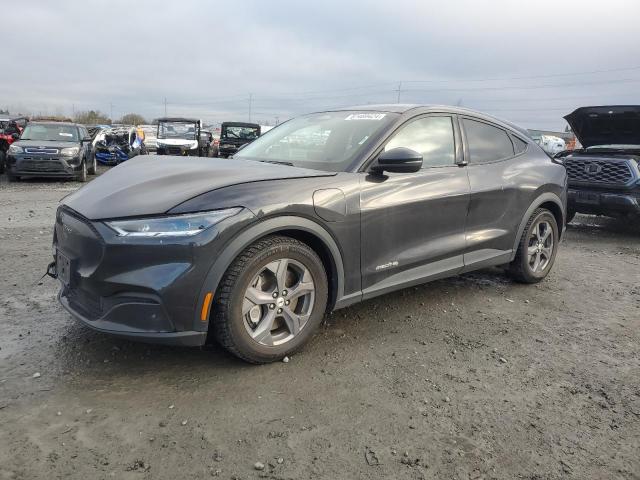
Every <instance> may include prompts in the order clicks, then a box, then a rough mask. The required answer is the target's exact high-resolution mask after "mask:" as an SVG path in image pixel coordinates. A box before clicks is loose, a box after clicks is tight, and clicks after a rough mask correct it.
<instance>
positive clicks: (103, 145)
mask: <svg viewBox="0 0 640 480" xmlns="http://www.w3.org/2000/svg"><path fill="white" fill-rule="evenodd" d="M94 149H95V155H96V160H97V161H98V162H100V163H101V164H103V165H118V164H119V163H122V162H124V161H126V160H129V159H130V158H133V157H135V156H136V155H140V154H144V153H145V150H144V140H143V138H142V137H141V136H140V134H139V133H138V129H136V128H135V127H115V128H108V129H104V130H102V131H101V132H99V133H98V134H97V135H96V138H95V140H94Z"/></svg>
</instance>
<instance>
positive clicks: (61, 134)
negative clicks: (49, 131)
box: [58, 132, 73, 137]
mask: <svg viewBox="0 0 640 480" xmlns="http://www.w3.org/2000/svg"><path fill="white" fill-rule="evenodd" d="M58 135H60V136H61V137H73V134H72V133H65V132H59V133H58Z"/></svg>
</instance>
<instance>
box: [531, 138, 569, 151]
mask: <svg viewBox="0 0 640 480" xmlns="http://www.w3.org/2000/svg"><path fill="white" fill-rule="evenodd" d="M534 141H535V142H536V143H537V144H538V145H540V147H541V148H542V149H543V150H544V151H545V152H547V153H548V154H549V155H551V156H553V155H556V154H558V153H560V152H563V151H565V150H566V149H567V144H566V143H565V141H564V140H563V139H562V138H560V137H556V136H553V135H541V136H540V138H538V139H535V138H534Z"/></svg>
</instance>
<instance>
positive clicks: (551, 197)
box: [511, 192, 567, 261]
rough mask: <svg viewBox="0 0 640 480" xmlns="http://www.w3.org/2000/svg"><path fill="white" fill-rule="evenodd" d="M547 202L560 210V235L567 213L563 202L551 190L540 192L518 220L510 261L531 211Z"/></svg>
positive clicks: (515, 251)
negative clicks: (520, 219)
mask: <svg viewBox="0 0 640 480" xmlns="http://www.w3.org/2000/svg"><path fill="white" fill-rule="evenodd" d="M547 202H553V203H555V204H556V205H557V206H558V208H559V209H560V211H561V212H562V223H563V225H559V227H560V232H559V235H560V236H562V231H563V229H564V219H565V218H566V216H567V213H566V211H565V210H566V209H565V208H564V204H563V202H562V200H561V199H560V197H559V196H558V195H556V194H555V193H552V192H545V193H543V194H541V195H540V196H539V197H537V198H536V199H535V200H534V201H533V202H532V203H531V205H530V206H529V208H528V209H527V211H526V212H525V214H524V216H523V217H522V221H521V222H520V226H519V227H518V233H517V235H516V239H515V242H514V243H513V252H512V253H511V260H512V261H513V259H514V258H515V257H516V253H517V252H518V243H520V239H521V238H522V233H523V232H524V228H525V227H526V226H527V222H528V221H529V218H531V215H533V212H535V210H536V209H537V208H539V207H540V205H542V204H543V203H547Z"/></svg>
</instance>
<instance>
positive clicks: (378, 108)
mask: <svg viewBox="0 0 640 480" xmlns="http://www.w3.org/2000/svg"><path fill="white" fill-rule="evenodd" d="M353 110H359V111H365V112H368V111H371V112H388V113H400V114H403V113H406V112H409V111H412V110H417V111H416V114H417V113H428V112H446V113H454V114H458V115H470V116H473V117H477V118H479V119H484V120H488V121H490V122H493V123H497V124H500V125H502V126H504V127H508V128H510V129H511V130H515V131H516V132H518V133H520V134H522V135H524V136H525V137H527V138H531V134H530V133H529V131H528V130H527V129H526V128H523V127H521V126H519V125H516V124H515V123H512V122H509V121H508V120H503V119H501V118H498V117H494V116H493V115H489V114H487V113H483V112H479V111H477V110H473V109H471V108H465V107H458V106H452V105H438V104H424V105H422V104H413V103H382V104H377V105H355V106H351V107H341V108H335V109H330V110H326V111H331V112H342V111H353Z"/></svg>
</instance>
